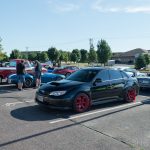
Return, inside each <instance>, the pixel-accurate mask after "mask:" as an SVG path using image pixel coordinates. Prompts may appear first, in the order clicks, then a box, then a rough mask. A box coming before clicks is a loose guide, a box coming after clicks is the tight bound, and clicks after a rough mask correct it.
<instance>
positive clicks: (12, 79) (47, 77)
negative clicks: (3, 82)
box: [7, 73, 65, 88]
mask: <svg viewBox="0 0 150 150" xmlns="http://www.w3.org/2000/svg"><path fill="white" fill-rule="evenodd" d="M64 78H65V76H64V75H59V74H53V73H44V74H42V76H41V85H43V84H45V83H47V82H51V81H58V80H61V79H64ZM7 81H8V83H9V84H16V85H17V75H16V74H12V75H10V76H9V77H8V80H7ZM32 86H35V78H34V76H33V75H31V74H25V82H24V87H26V88H29V87H32Z"/></svg>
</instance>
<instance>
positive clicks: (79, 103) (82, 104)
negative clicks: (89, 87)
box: [73, 93, 90, 113]
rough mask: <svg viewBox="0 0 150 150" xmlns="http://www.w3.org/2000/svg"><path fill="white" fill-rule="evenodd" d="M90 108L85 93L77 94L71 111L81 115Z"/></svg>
mask: <svg viewBox="0 0 150 150" xmlns="http://www.w3.org/2000/svg"><path fill="white" fill-rule="evenodd" d="M89 107H90V98H89V96H88V95H87V94H85V93H79V94H78V95H77V96H76V97H75V100H74V102H73V109H74V111H75V112H77V113H82V112H84V111H86V110H88V109H89Z"/></svg>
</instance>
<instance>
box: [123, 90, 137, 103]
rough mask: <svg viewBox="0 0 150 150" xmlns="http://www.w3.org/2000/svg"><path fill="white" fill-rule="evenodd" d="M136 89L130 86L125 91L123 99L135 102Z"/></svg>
mask: <svg viewBox="0 0 150 150" xmlns="http://www.w3.org/2000/svg"><path fill="white" fill-rule="evenodd" d="M136 95H137V93H136V89H135V88H130V89H128V90H127V91H126V93H125V97H124V100H125V101H126V102H129V103H130V102H135V101H136Z"/></svg>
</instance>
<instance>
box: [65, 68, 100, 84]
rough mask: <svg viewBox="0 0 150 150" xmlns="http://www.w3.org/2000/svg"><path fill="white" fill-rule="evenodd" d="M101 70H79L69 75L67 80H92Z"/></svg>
mask: <svg viewBox="0 0 150 150" xmlns="http://www.w3.org/2000/svg"><path fill="white" fill-rule="evenodd" d="M98 72H99V70H78V71H76V72H74V73H73V74H71V75H70V76H69V77H67V80H72V81H80V82H90V81H92V80H93V78H94V77H95V76H96V75H97V74H98Z"/></svg>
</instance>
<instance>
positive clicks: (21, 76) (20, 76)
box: [16, 60, 42, 91]
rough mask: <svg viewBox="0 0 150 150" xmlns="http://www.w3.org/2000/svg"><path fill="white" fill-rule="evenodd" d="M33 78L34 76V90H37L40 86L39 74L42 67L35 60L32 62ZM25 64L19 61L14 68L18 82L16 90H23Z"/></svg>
mask: <svg viewBox="0 0 150 150" xmlns="http://www.w3.org/2000/svg"><path fill="white" fill-rule="evenodd" d="M33 63H34V66H35V69H34V76H35V84H36V86H35V88H38V87H39V86H40V84H41V72H42V65H41V63H40V62H39V61H38V60H35V61H34V62H33ZM25 73H26V71H25V64H24V60H21V62H19V63H18V64H17V66H16V74H17V81H18V90H19V91H22V90H23V83H24V80H25Z"/></svg>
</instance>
